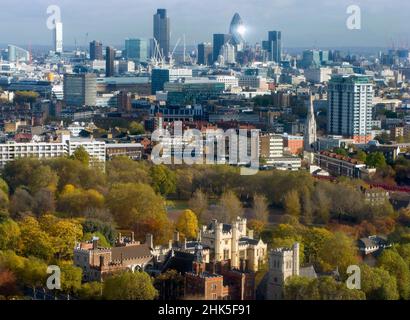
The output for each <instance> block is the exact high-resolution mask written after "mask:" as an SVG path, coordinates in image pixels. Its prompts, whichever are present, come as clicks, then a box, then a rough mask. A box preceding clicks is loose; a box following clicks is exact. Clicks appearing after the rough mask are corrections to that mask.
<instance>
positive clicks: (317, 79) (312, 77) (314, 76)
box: [305, 68, 332, 83]
mask: <svg viewBox="0 0 410 320" xmlns="http://www.w3.org/2000/svg"><path fill="white" fill-rule="evenodd" d="M331 75H332V69H331V68H312V69H306V70H305V77H306V80H307V81H309V82H312V83H323V82H328V81H329V80H330V77H331Z"/></svg>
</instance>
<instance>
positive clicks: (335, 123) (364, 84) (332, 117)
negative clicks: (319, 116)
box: [328, 74, 374, 143]
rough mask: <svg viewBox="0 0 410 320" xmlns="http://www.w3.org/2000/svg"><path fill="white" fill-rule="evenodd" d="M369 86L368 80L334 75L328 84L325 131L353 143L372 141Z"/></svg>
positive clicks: (370, 91)
mask: <svg viewBox="0 0 410 320" xmlns="http://www.w3.org/2000/svg"><path fill="white" fill-rule="evenodd" d="M373 98H374V91H373V83H372V81H371V79H370V78H369V77H368V76H362V75H356V74H355V75H334V76H333V77H332V79H331V80H330V81H329V88H328V100H329V112H328V113H329V115H328V131H329V133H330V134H334V135H342V136H344V137H349V138H353V140H354V141H355V142H356V143H367V142H369V141H370V140H371V139H372V136H371V130H372V106H373Z"/></svg>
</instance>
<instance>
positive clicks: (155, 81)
mask: <svg viewBox="0 0 410 320" xmlns="http://www.w3.org/2000/svg"><path fill="white" fill-rule="evenodd" d="M151 78H152V79H151V93H152V94H156V93H157V91H163V90H164V85H165V83H166V82H172V81H176V80H178V79H180V78H192V69H153V70H152V75H151Z"/></svg>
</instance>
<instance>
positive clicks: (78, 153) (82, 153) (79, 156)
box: [71, 146, 90, 166]
mask: <svg viewBox="0 0 410 320" xmlns="http://www.w3.org/2000/svg"><path fill="white" fill-rule="evenodd" d="M71 158H72V159H73V160H78V161H80V162H81V163H82V164H83V165H86V166H88V165H89V164H90V155H89V153H88V152H87V150H85V148H84V147H83V146H79V147H78V148H77V149H75V151H74V153H73V155H72V156H71Z"/></svg>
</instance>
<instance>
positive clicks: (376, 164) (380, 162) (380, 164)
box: [366, 151, 387, 169]
mask: <svg viewBox="0 0 410 320" xmlns="http://www.w3.org/2000/svg"><path fill="white" fill-rule="evenodd" d="M366 164H367V165H368V166H369V167H372V168H377V169H381V168H384V167H386V165H387V163H386V158H385V157H384V155H383V153H381V152H379V151H377V152H372V153H370V154H369V155H368V156H367V159H366Z"/></svg>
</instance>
